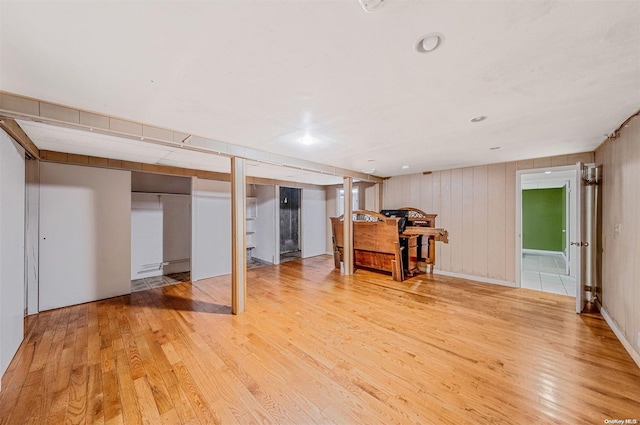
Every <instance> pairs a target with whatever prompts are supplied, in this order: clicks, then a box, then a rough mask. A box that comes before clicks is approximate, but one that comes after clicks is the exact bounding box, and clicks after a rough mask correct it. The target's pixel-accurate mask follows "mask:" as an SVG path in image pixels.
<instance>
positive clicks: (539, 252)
mask: <svg viewBox="0 0 640 425" xmlns="http://www.w3.org/2000/svg"><path fill="white" fill-rule="evenodd" d="M522 253H523V254H535V255H558V254H561V255H564V252H562V251H545V250H543V249H524V248H523V249H522Z"/></svg>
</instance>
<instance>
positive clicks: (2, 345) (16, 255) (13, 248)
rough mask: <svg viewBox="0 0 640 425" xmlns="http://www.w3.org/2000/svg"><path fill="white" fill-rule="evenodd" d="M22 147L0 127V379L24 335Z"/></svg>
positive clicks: (23, 174)
mask: <svg viewBox="0 0 640 425" xmlns="http://www.w3.org/2000/svg"><path fill="white" fill-rule="evenodd" d="M24 215H25V160H24V149H23V148H22V147H21V146H20V145H18V144H17V143H16V142H15V141H14V140H13V139H12V138H10V137H9V136H8V135H7V134H6V133H5V132H4V131H2V130H0V378H1V377H2V375H3V374H4V372H5V371H6V370H7V367H8V366H9V363H10V362H11V359H12V358H13V356H14V355H15V353H16V351H17V350H18V347H19V346H20V343H21V342H22V339H23V337H24V330H23V328H24V308H25V269H24V254H25V250H24V235H25V234H24Z"/></svg>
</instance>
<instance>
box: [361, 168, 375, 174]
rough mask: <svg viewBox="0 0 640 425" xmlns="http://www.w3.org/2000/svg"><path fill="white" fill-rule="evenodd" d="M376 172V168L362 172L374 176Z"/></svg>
mask: <svg viewBox="0 0 640 425" xmlns="http://www.w3.org/2000/svg"><path fill="white" fill-rule="evenodd" d="M374 171H376V169H375V168H369V169H368V170H362V172H363V173H365V174H373V172H374Z"/></svg>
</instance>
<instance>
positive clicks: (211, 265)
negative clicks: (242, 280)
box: [191, 179, 231, 282]
mask: <svg viewBox="0 0 640 425" xmlns="http://www.w3.org/2000/svg"><path fill="white" fill-rule="evenodd" d="M192 205H193V207H192V214H193V218H192V222H193V225H192V249H191V280H193V281H194V282H195V281H197V280H201V279H206V278H209V277H214V276H220V275H224V274H229V273H231V183H230V182H223V181H215V180H205V179H194V190H193V200H192Z"/></svg>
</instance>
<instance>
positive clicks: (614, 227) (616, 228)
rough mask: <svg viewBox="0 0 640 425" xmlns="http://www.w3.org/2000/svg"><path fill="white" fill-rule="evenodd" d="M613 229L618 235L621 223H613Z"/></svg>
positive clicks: (620, 231) (620, 230)
mask: <svg viewBox="0 0 640 425" xmlns="http://www.w3.org/2000/svg"><path fill="white" fill-rule="evenodd" d="M613 231H614V232H615V233H616V234H618V235H619V234H620V233H622V224H616V225H614V226H613Z"/></svg>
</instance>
